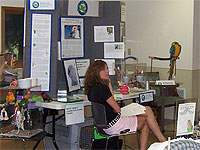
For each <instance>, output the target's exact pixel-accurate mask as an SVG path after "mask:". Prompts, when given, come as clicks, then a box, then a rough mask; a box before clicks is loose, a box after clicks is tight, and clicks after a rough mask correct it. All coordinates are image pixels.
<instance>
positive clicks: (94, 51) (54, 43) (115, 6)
mask: <svg viewBox="0 0 200 150" xmlns="http://www.w3.org/2000/svg"><path fill="white" fill-rule="evenodd" d="M27 1H28V0H27ZM55 6H56V8H55V9H54V10H30V9H28V2H27V3H26V11H25V12H26V29H25V44H24V45H25V47H24V53H23V55H24V61H23V77H24V78H26V77H30V65H31V64H30V59H31V58H30V57H31V51H30V47H31V43H30V39H31V32H32V31H31V24H32V23H31V15H32V13H50V14H51V15H52V18H51V19H52V25H51V28H52V33H51V36H52V37H51V45H50V46H51V57H50V58H51V60H50V66H51V68H50V81H49V82H50V83H49V85H50V86H49V94H50V96H53V97H55V96H56V94H57V90H58V89H66V88H67V84H66V83H67V82H66V76H65V72H64V67H63V63H62V60H59V59H58V49H59V48H58V45H59V44H58V43H59V37H60V30H59V28H60V26H59V18H60V17H69V16H68V0H56V4H55ZM120 9H121V2H119V1H100V2H99V17H84V16H83V17H82V18H84V28H85V29H84V33H83V34H84V37H85V38H84V45H85V55H84V58H83V59H89V60H90V62H93V61H94V59H98V58H99V59H102V58H104V43H103V42H94V26H114V32H115V34H114V39H115V42H120V21H121V18H120V17H121V11H120ZM78 17H81V16H78ZM118 61H120V59H116V63H117V62H118ZM111 81H112V84H113V85H115V84H117V82H116V76H111Z"/></svg>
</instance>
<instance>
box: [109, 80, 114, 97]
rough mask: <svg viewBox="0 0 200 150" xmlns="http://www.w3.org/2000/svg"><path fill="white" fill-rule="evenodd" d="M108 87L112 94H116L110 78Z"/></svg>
mask: <svg viewBox="0 0 200 150" xmlns="http://www.w3.org/2000/svg"><path fill="white" fill-rule="evenodd" d="M108 87H109V89H110V92H111V93H112V95H113V96H114V93H113V89H112V85H111V81H110V79H109V84H108Z"/></svg>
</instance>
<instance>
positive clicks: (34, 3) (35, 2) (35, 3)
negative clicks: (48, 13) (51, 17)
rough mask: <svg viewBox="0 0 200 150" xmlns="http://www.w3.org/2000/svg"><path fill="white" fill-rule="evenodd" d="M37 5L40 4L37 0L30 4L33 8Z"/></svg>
mask: <svg viewBox="0 0 200 150" xmlns="http://www.w3.org/2000/svg"><path fill="white" fill-rule="evenodd" d="M39 5H40V4H39V3H38V2H37V1H34V2H33V3H32V6H33V7H34V8H38V7H39Z"/></svg>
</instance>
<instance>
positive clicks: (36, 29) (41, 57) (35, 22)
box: [30, 13, 52, 91]
mask: <svg viewBox="0 0 200 150" xmlns="http://www.w3.org/2000/svg"><path fill="white" fill-rule="evenodd" d="M31 22H32V26H31V27H32V29H31V63H30V72H31V73H30V74H31V78H38V85H41V89H40V88H39V89H37V88H34V90H36V91H37V90H41V91H49V83H50V56H51V30H52V29H51V14H37V13H33V14H32V21H31Z"/></svg>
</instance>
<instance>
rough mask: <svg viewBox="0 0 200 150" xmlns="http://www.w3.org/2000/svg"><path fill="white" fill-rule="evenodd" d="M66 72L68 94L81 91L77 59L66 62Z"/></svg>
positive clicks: (64, 62)
mask: <svg viewBox="0 0 200 150" xmlns="http://www.w3.org/2000/svg"><path fill="white" fill-rule="evenodd" d="M63 64H64V70H65V76H66V79H67V86H68V92H73V91H76V90H79V89H80V82H79V76H78V71H77V67H76V61H75V59H71V60H64V61H63Z"/></svg>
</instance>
